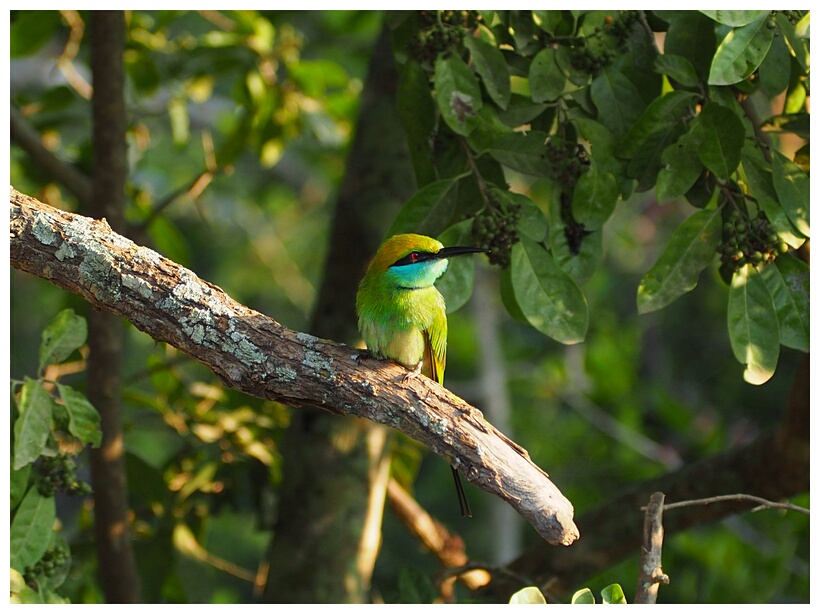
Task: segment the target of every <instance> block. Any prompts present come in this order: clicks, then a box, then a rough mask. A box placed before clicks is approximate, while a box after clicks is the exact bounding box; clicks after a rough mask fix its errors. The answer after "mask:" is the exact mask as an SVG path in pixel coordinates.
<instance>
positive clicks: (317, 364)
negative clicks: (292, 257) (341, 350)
mask: <svg viewBox="0 0 820 614" xmlns="http://www.w3.org/2000/svg"><path fill="white" fill-rule="evenodd" d="M299 334H302V333H297V336H298V335H299ZM307 336H308V337H310V336H311V335H307ZM313 339H316V337H313ZM302 364H303V365H305V366H306V367H307V368H308V369H311V370H313V371H315V372H316V373H317V374H318V375H319V376H320V377H322V378H323V379H328V380H330V381H333V380H335V379H336V370H335V369H334V368H333V359H332V358H328V357H327V356H325V355H324V354H322V353H321V352H316V351H315V350H306V351H305V357H304V359H303V360H302Z"/></svg>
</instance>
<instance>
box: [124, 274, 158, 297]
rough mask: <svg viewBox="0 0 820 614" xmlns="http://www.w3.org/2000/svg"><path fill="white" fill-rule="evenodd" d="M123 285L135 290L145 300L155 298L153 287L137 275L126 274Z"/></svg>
mask: <svg viewBox="0 0 820 614" xmlns="http://www.w3.org/2000/svg"><path fill="white" fill-rule="evenodd" d="M122 285H123V286H125V287H126V288H128V289H129V290H133V291H134V292H136V293H137V294H139V295H140V296H141V297H143V298H147V299H150V298H151V297H153V296H154V293H153V291H152V290H151V285H150V284H149V283H148V282H146V281H145V280H144V279H141V278H140V277H137V276H136V275H128V274H124V275H123V276H122Z"/></svg>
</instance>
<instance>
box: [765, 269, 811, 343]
mask: <svg viewBox="0 0 820 614" xmlns="http://www.w3.org/2000/svg"><path fill="white" fill-rule="evenodd" d="M762 275H763V279H764V281H765V282H766V286H767V287H768V288H769V292H770V293H771V295H772V299H773V300H774V306H775V309H776V310H777V321H778V322H779V324H780V343H782V344H783V345H785V346H786V347H790V348H794V349H795V350H800V351H801V352H808V351H809V316H810V313H809V297H810V294H809V266H808V265H807V264H806V263H805V262H803V261H802V260H800V259H799V258H796V257H795V256H792V255H791V254H783V255H781V256H778V257H777V259H776V260H775V261H774V263H773V264H769V265H768V266H766V267H764V268H763V271H762Z"/></svg>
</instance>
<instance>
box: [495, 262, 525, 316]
mask: <svg viewBox="0 0 820 614" xmlns="http://www.w3.org/2000/svg"><path fill="white" fill-rule="evenodd" d="M498 291H499V293H500V294H501V302H502V303H504V308H505V309H506V310H507V313H509V314H510V315H511V316H512V317H513V319H514V320H516V321H517V322H521V323H522V324H529V322H527V316H525V315H524V312H523V311H521V306H520V305H519V304H518V300H516V298H515V290H514V289H513V284H512V267H509V266H508V267H506V268H503V269H501V271H500V272H499V274H498Z"/></svg>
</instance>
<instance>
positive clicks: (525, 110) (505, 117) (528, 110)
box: [498, 94, 548, 128]
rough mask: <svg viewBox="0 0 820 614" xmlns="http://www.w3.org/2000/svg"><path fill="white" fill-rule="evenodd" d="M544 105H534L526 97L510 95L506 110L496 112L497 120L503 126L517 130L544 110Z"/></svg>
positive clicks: (545, 106)
mask: <svg viewBox="0 0 820 614" xmlns="http://www.w3.org/2000/svg"><path fill="white" fill-rule="evenodd" d="M547 107H548V105H547V104H546V103H543V102H542V103H535V102H533V101H532V99H531V98H529V97H528V96H521V95H520V94H512V96H511V97H510V103H509V104H508V105H507V108H506V109H502V110H499V111H498V118H499V119H500V120H501V121H502V122H504V124H505V125H507V126H509V127H511V128H517V127H518V126H521V125H523V124H528V123H530V122H531V121H532V120H534V119H535V118H536V117H538V116H539V115H541V113H543V112H544V110H546V109H547Z"/></svg>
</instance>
